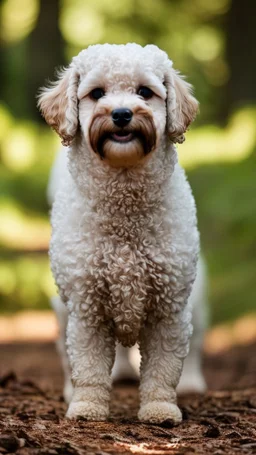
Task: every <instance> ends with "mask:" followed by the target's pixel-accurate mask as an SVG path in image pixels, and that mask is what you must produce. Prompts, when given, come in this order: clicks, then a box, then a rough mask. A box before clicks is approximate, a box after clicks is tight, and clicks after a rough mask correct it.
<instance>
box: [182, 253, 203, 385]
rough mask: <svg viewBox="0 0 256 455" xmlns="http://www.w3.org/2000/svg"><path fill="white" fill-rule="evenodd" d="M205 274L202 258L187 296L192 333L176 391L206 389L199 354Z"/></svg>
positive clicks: (201, 335)
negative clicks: (190, 310) (190, 313)
mask: <svg viewBox="0 0 256 455" xmlns="http://www.w3.org/2000/svg"><path fill="white" fill-rule="evenodd" d="M206 288H207V276H206V270H205V264H204V261H203V259H202V258H200V259H199V261H198V266H197V277H196V281H195V283H194V286H193V290H192V293H191V295H190V297H189V301H190V304H191V306H192V308H193V311H192V325H193V334H192V337H191V340H190V349H189V354H188V356H187V358H186V359H185V362H184V366H183V372H182V375H181V380H180V382H179V385H178V388H177V391H178V393H187V392H197V393H203V392H205V390H206V389H207V386H206V382H205V380H204V376H203V372H202V365H201V354H202V347H203V338H204V333H205V330H206V327H207V320H208V314H207V313H208V305H207V303H208V302H207V289H206Z"/></svg>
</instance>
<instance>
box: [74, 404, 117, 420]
mask: <svg viewBox="0 0 256 455" xmlns="http://www.w3.org/2000/svg"><path fill="white" fill-rule="evenodd" d="M108 414H109V409H108V406H102V405H100V404H97V403H92V402H90V401H71V403H70V405H69V408H68V410H67V413H66V417H67V418H68V419H79V417H82V418H84V419H86V420H96V421H102V420H106V419H107V418H108Z"/></svg>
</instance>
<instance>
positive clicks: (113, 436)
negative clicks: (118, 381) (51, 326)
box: [0, 343, 256, 455]
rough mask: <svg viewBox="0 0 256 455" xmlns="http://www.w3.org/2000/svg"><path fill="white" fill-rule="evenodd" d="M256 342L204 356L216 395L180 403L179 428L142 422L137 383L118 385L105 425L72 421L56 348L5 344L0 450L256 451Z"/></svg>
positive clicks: (0, 356)
mask: <svg viewBox="0 0 256 455" xmlns="http://www.w3.org/2000/svg"><path fill="white" fill-rule="evenodd" d="M255 352H256V345H251V346H248V347H244V346H243V347H239V348H233V349H232V350H230V351H228V352H226V353H224V354H221V355H220V354H219V355H216V356H212V357H207V358H206V359H205V372H206V377H207V381H208V384H209V387H210V390H211V392H208V393H207V394H206V395H205V396H203V397H200V396H195V395H194V396H192V395H188V396H184V397H181V398H180V400H179V404H180V406H181V408H182V411H183V418H184V420H183V422H182V424H181V425H179V426H178V427H173V428H170V427H168V426H156V425H147V424H142V423H140V422H138V420H137V417H136V414H137V409H138V394H137V387H136V385H131V384H130V385H119V386H116V387H115V388H114V391H113V397H112V405H111V417H110V420H109V421H108V422H106V423H95V422H86V421H84V420H80V421H77V422H70V421H67V420H66V419H65V418H64V415H65V409H66V406H65V404H64V402H63V399H62V396H61V384H62V375H61V369H60V364H59V360H58V357H57V355H56V353H55V350H54V346H53V344H51V343H49V344H35V343H34V344H31V343H29V344H9V345H0V365H1V367H0V453H8V454H9V453H15V454H17V455H80V454H81V455H83V454H89V455H90V454H91V455H92V454H97V455H104V454H105V455H106V454H107V453H109V454H119V453H122V454H156V455H157V454H166V455H167V454H177V455H179V454H186V455H195V454H198V455H201V454H202V455H207V454H214V455H222V454H223V455H224V454H237V455H242V454H254V453H255V454H256V356H255Z"/></svg>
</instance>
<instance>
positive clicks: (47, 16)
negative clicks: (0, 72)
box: [26, 0, 65, 119]
mask: <svg viewBox="0 0 256 455" xmlns="http://www.w3.org/2000/svg"><path fill="white" fill-rule="evenodd" d="M59 9H60V1H59V0H41V1H40V12H39V16H38V20H37V23H36V26H35V28H34V30H33V32H32V33H31V34H30V36H29V43H28V48H27V58H28V69H29V70H28V74H27V90H26V92H27V97H28V103H29V106H28V108H29V114H30V116H31V117H32V118H37V119H40V114H39V112H38V110H37V108H36V102H35V96H36V93H37V92H38V89H39V87H41V86H42V85H44V84H45V80H46V78H50V79H53V76H54V69H55V68H56V66H60V65H64V63H65V58H64V50H63V49H64V40H63V38H62V36H61V33H60V30H59V25H58V18H59Z"/></svg>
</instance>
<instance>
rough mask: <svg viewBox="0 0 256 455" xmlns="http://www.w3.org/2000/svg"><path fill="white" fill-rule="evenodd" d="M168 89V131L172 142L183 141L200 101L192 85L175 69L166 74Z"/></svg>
mask: <svg viewBox="0 0 256 455" xmlns="http://www.w3.org/2000/svg"><path fill="white" fill-rule="evenodd" d="M165 85H166V89H167V133H168V136H169V137H170V139H171V141H172V142H179V143H182V142H183V141H184V140H185V137H184V133H185V132H186V131H187V128H188V127H189V125H190V123H192V122H193V120H194V119H195V117H196V114H197V111H198V101H197V100H196V99H195V98H194V97H193V95H192V86H191V85H190V84H189V83H188V82H186V81H185V80H184V78H183V77H182V76H181V75H179V73H178V72H177V71H175V70H174V69H172V68H171V69H170V70H169V71H168V73H167V74H166V76H165Z"/></svg>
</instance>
